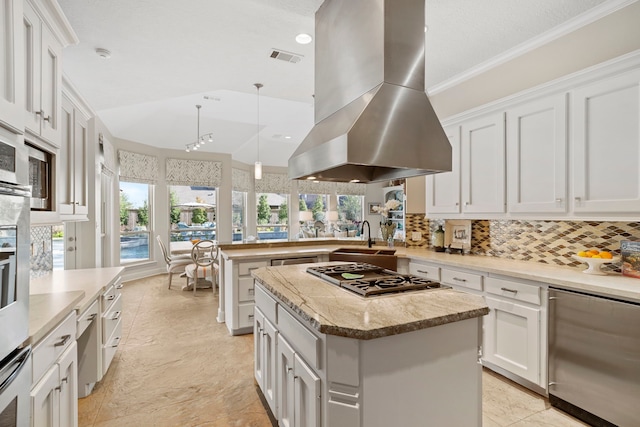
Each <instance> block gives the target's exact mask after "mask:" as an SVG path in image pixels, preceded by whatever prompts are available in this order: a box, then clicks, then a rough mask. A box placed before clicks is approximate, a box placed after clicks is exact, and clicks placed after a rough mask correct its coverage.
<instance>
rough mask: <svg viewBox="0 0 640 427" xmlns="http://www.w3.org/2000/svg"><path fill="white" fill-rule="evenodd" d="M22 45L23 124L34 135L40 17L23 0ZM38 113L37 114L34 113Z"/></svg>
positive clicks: (37, 125)
mask: <svg viewBox="0 0 640 427" xmlns="http://www.w3.org/2000/svg"><path fill="white" fill-rule="evenodd" d="M23 6H24V10H23V13H24V19H23V25H24V27H23V34H24V38H23V44H24V45H23V46H24V84H25V88H24V89H25V104H24V108H25V111H26V113H25V116H24V126H25V128H27V129H29V130H30V131H31V132H33V133H34V134H36V135H39V134H40V116H39V113H40V92H41V89H40V84H41V82H40V68H41V65H40V61H41V60H42V58H41V57H40V52H41V42H42V40H41V39H42V35H41V31H40V17H39V16H38V14H36V12H35V10H33V8H32V7H31V6H30V5H29V2H26V1H25V2H24V3H23ZM36 113H38V114H36Z"/></svg>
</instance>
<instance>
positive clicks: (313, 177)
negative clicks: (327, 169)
mask: <svg viewBox="0 0 640 427" xmlns="http://www.w3.org/2000/svg"><path fill="white" fill-rule="evenodd" d="M307 179H308V180H310V181H311V180H314V179H316V177H315V176H308V177H307Z"/></svg>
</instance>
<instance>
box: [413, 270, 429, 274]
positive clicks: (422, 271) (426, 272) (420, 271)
mask: <svg viewBox="0 0 640 427" xmlns="http://www.w3.org/2000/svg"><path fill="white" fill-rule="evenodd" d="M416 271H417V272H418V273H424V274H429V272H428V271H424V270H416Z"/></svg>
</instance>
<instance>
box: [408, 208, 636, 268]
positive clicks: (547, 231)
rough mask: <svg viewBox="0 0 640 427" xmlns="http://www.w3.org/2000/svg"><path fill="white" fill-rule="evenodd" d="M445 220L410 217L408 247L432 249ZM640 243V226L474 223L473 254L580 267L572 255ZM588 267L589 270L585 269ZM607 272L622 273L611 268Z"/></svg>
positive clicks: (575, 222) (618, 251) (603, 223)
mask: <svg viewBox="0 0 640 427" xmlns="http://www.w3.org/2000/svg"><path fill="white" fill-rule="evenodd" d="M438 225H443V226H444V220H432V221H429V220H425V219H424V217H423V216H422V215H407V218H406V235H407V240H406V243H407V247H412V248H416V247H423V248H428V247H429V246H430V240H429V236H430V234H431V232H432V231H433V230H435V229H436V228H437V227H438ZM412 231H420V233H421V235H422V239H420V240H419V241H412V240H411V232H412ZM634 237H635V238H638V239H640V222H622V221H620V222H614V221H542V220H540V221H524V220H474V221H471V253H472V254H473V255H484V256H495V257H499V258H508V259H516V260H522V261H533V262H542V263H546V264H554V265H566V266H573V267H577V266H580V265H584V264H582V263H580V262H578V261H576V260H574V259H573V258H571V255H573V254H575V253H577V252H578V251H580V250H583V249H593V248H595V249H599V250H603V249H606V250H608V251H610V252H612V253H613V254H614V255H620V241H621V240H628V239H633V238H634ZM585 267H586V266H585ZM604 269H605V270H606V269H610V270H613V271H620V270H619V266H618V265H616V264H615V263H614V264H611V265H610V266H607V267H606V268H604Z"/></svg>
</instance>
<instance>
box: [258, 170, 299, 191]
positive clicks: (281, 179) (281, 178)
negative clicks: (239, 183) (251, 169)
mask: <svg viewBox="0 0 640 427" xmlns="http://www.w3.org/2000/svg"><path fill="white" fill-rule="evenodd" d="M255 186H256V188H255V190H256V193H278V194H284V193H291V180H290V179H289V176H288V175H287V174H283V173H282V174H281V173H263V174H262V179H256V180H255Z"/></svg>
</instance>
